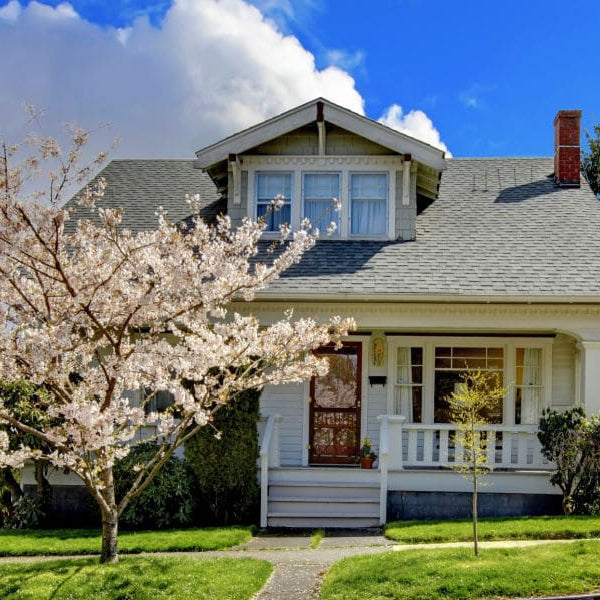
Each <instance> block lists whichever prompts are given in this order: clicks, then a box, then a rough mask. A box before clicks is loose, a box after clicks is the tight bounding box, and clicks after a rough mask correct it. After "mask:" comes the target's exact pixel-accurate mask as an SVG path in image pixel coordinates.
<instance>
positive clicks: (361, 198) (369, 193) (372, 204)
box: [350, 173, 387, 234]
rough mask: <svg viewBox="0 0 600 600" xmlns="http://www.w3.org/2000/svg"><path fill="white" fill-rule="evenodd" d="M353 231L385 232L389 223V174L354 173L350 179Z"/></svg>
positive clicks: (367, 232) (351, 229) (360, 232)
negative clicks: (387, 213)
mask: <svg viewBox="0 0 600 600" xmlns="http://www.w3.org/2000/svg"><path fill="white" fill-rule="evenodd" d="M350 198H351V200H352V206H351V208H350V210H351V212H352V224H351V227H350V231H351V233H357V234H380V233H385V229H386V223H387V215H386V212H387V175H384V174H381V173H362V174H353V175H352V177H351V180H350Z"/></svg>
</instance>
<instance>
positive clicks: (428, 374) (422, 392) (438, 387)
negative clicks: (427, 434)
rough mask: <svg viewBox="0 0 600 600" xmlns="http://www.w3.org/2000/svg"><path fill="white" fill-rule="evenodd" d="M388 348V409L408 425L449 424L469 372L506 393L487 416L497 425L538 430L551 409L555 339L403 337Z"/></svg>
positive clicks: (388, 339) (399, 337)
mask: <svg viewBox="0 0 600 600" xmlns="http://www.w3.org/2000/svg"><path fill="white" fill-rule="evenodd" d="M387 343H388V344H389V352H390V354H389V356H390V360H389V362H388V380H389V381H390V382H391V383H392V385H391V386H390V391H389V396H388V402H389V405H388V407H389V410H390V412H392V413H395V414H399V415H403V416H404V417H406V421H407V422H408V423H425V424H434V423H450V410H449V406H448V402H446V398H447V397H448V396H449V395H450V394H451V393H452V392H457V391H459V386H460V384H461V383H462V376H463V375H464V374H465V372H466V371H468V370H477V369H479V370H481V371H483V372H486V373H489V374H491V375H492V376H493V377H492V378H491V379H495V380H496V381H495V383H497V385H499V386H501V387H504V388H505V394H504V398H503V399H500V400H498V401H497V402H496V403H495V405H494V406H493V407H491V409H490V410H489V411H488V412H487V414H486V415H485V416H486V418H487V419H488V420H489V421H490V422H491V423H493V424H501V423H502V424H505V425H535V424H537V423H538V421H539V418H540V415H541V413H542V409H543V408H544V407H545V406H548V405H549V404H550V396H551V393H552V389H551V385H552V377H551V369H552V338H551V337H548V338H547V339H541V338H537V339H536V338H525V337H522V338H518V337H503V338H502V339H499V338H498V337H496V338H493V337H484V336H482V337H481V338H477V337H475V336H473V337H469V338H465V337H463V338H462V339H461V337H459V336H438V335H435V336H433V335H427V336H409V335H406V336H405V335H399V336H398V337H395V336H393V337H392V336H389V337H388V338H387ZM498 435H500V434H498ZM498 439H499V438H498Z"/></svg>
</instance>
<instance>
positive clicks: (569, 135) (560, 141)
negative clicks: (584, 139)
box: [554, 110, 581, 187]
mask: <svg viewBox="0 0 600 600" xmlns="http://www.w3.org/2000/svg"><path fill="white" fill-rule="evenodd" d="M580 123H581V111H580V110H559V111H558V112H557V113H556V117H554V182H555V183H556V185H557V186H559V187H579V178H580V171H581V148H580V138H581V133H580Z"/></svg>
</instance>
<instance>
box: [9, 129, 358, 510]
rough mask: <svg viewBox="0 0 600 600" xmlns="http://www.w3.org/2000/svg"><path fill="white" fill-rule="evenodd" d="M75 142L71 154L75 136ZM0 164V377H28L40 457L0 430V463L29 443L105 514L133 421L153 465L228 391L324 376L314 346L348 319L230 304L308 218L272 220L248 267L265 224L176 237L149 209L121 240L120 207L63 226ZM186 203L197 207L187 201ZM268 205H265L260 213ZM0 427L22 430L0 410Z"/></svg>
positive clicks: (305, 245)
mask: <svg viewBox="0 0 600 600" xmlns="http://www.w3.org/2000/svg"><path fill="white" fill-rule="evenodd" d="M74 135H75V136H76V139H75V140H74V142H75V147H76V148H79V147H80V146H81V144H83V143H84V142H85V137H86V136H85V135H84V134H83V133H82V132H80V131H76V132H75V133H74ZM56 153H60V149H59V148H58V147H57V146H56V145H54V144H52V143H51V142H50V141H49V140H47V139H43V140H40V141H39V148H38V152H37V154H36V157H37V158H36V160H35V161H30V163H26V164H29V165H30V168H31V166H32V165H35V168H37V165H38V163H39V161H43V159H44V157H49V158H53V157H56ZM2 156H3V157H2ZM63 158H65V157H63ZM76 158H77V156H76V154H75V155H71V154H69V155H68V158H66V159H65V161H66V162H65V165H66V167H65V169H66V170H64V169H63V171H58V172H59V175H58V177H59V179H60V178H63V179H65V180H66V179H68V178H69V176H70V174H71V172H70V171H69V169H71V170H75V167H74V165H75V161H76ZM9 162H10V154H9V153H8V152H7V153H5V154H4V155H0V190H3V193H2V194H1V195H0V379H2V380H9V381H10V380H17V379H27V380H29V381H31V382H34V383H36V384H38V385H43V386H44V388H45V389H47V390H49V395H50V399H49V400H48V402H49V404H48V406H47V412H48V414H49V415H50V416H51V417H52V419H51V420H50V422H49V424H47V425H45V427H44V428H43V429H40V430H37V431H36V432H34V435H36V436H38V437H39V439H40V440H41V441H43V446H44V447H45V448H46V450H43V451H33V450H31V449H29V448H25V447H22V448H18V449H16V450H15V449H11V447H10V446H9V444H8V441H7V440H8V437H7V434H6V432H5V431H4V430H3V429H2V428H6V425H2V428H0V465H11V466H17V465H21V464H23V462H24V461H25V460H27V459H28V458H31V457H32V456H34V455H35V452H38V455H39V456H40V457H41V458H43V460H45V461H47V462H50V463H51V464H53V465H55V466H57V467H59V468H68V469H70V470H71V471H72V472H73V473H75V474H76V475H78V476H79V477H80V478H81V479H82V480H83V481H84V483H85V484H86V485H87V487H88V489H90V491H92V493H93V494H94V497H95V498H96V500H97V501H98V503H99V505H100V507H101V509H102V511H103V513H104V512H106V511H110V510H114V508H111V505H110V503H109V501H108V498H110V494H109V492H110V484H107V481H110V480H111V478H110V477H108V478H107V474H109V473H110V472H111V470H112V467H113V465H114V463H115V462H116V461H118V460H120V459H122V458H123V457H124V456H126V455H127V454H128V453H129V452H130V450H131V448H132V447H133V446H134V445H135V444H136V443H138V442H139V441H140V439H141V438H142V437H143V438H144V439H146V438H147V437H148V436H147V435H144V436H140V435H139V432H140V431H141V430H143V431H145V432H146V433H148V432H150V433H148V435H150V439H154V440H156V441H157V442H158V444H159V450H158V452H157V454H156V457H155V459H154V462H152V463H151V465H152V468H153V466H154V465H157V464H158V465H160V463H161V461H164V460H166V458H168V457H169V456H170V455H171V454H172V452H174V450H175V449H176V448H177V447H178V446H179V445H181V443H182V439H183V436H184V435H185V434H186V432H188V431H189V430H190V429H194V428H196V429H199V428H200V427H204V426H206V425H207V424H208V423H210V421H211V418H212V414H213V412H214V411H215V410H216V409H217V408H218V407H219V406H222V405H223V404H224V403H226V402H228V401H230V400H231V399H232V398H235V397H236V395H237V394H239V393H240V392H242V391H244V390H247V389H261V388H262V387H263V386H264V385H266V384H284V383H289V382H300V381H303V380H306V379H307V378H309V377H311V376H313V375H315V374H323V373H325V372H326V371H327V361H326V359H324V358H323V357H320V356H317V355H315V354H314V353H313V350H315V349H316V348H318V347H320V346H322V345H324V344H328V343H330V342H331V341H334V342H337V341H339V339H340V337H341V336H342V335H345V334H346V332H347V331H348V329H349V328H352V327H353V325H354V324H353V322H352V321H351V320H346V319H341V318H334V319H332V320H330V321H329V322H328V323H324V324H317V323H315V322H314V320H312V319H298V320H296V321H294V320H293V315H292V313H291V311H289V312H287V313H286V314H284V315H282V318H281V320H280V321H278V322H275V323H273V324H271V325H267V326H264V325H263V324H262V323H261V322H260V321H259V320H258V319H257V318H255V317H254V316H252V315H241V314H237V313H235V312H232V311H231V310H230V309H231V306H232V303H233V302H234V301H235V302H240V301H242V300H248V301H249V300H252V299H253V298H254V297H255V294H256V293H257V292H258V291H260V290H262V289H264V288H266V287H267V286H268V285H269V284H270V283H272V282H273V281H274V280H275V279H276V278H278V277H279V275H280V274H281V273H282V272H283V271H284V270H285V269H287V268H288V267H290V266H291V265H293V264H294V263H297V262H298V261H299V260H300V259H301V258H302V256H303V254H304V253H305V252H306V251H307V250H308V249H310V248H311V247H312V246H313V245H314V243H315V239H316V235H315V232H314V231H311V230H310V223H309V222H308V221H305V222H303V223H302V225H301V228H300V230H299V231H296V232H293V233H291V232H290V230H289V228H288V227H284V228H282V230H281V233H282V237H284V238H286V239H287V240H288V241H287V242H286V243H285V244H284V246H283V248H282V249H281V251H280V252H278V253H277V255H276V256H275V255H274V256H273V257H271V259H270V260H269V261H268V262H259V263H258V264H257V261H256V258H255V257H256V256H257V253H258V249H257V243H258V241H259V240H260V239H261V236H262V233H263V231H264V229H265V224H264V223H263V222H260V221H259V222H255V221H252V220H250V219H244V220H243V221H242V223H241V224H240V225H239V226H238V227H237V228H234V227H232V225H231V220H230V218H229V217H227V216H224V217H220V218H219V219H218V220H217V222H216V224H215V225H213V226H211V225H208V224H207V223H205V222H204V221H203V220H202V219H201V218H195V219H193V223H192V226H190V227H189V228H188V229H187V230H186V231H185V232H182V231H181V229H179V228H178V227H176V226H175V225H174V224H172V223H170V222H169V220H168V215H167V214H166V211H164V210H163V209H161V208H159V209H158V211H157V226H156V229H155V230H153V231H146V232H141V233H132V232H131V231H127V230H123V229H120V228H119V224H120V223H121V219H122V211H121V210H120V209H115V208H110V209H109V208H102V207H100V208H98V209H96V212H97V214H98V215H99V217H100V222H97V221H92V220H91V219H88V220H79V221H77V222H76V223H75V224H74V225H75V226H74V227H73V228H72V229H67V228H65V226H64V224H65V222H66V221H67V220H69V219H71V220H74V219H76V218H77V213H76V211H74V210H70V211H69V210H65V209H61V208H58V207H57V204H56V202H54V201H52V202H48V201H43V200H39V201H35V200H34V201H32V200H30V199H25V200H24V199H23V197H22V193H21V190H20V187H19V182H20V181H23V180H24V179H25V178H26V176H27V173H26V172H25V171H24V170H23V169H25V168H26V167H23V165H22V164H20V165H18V166H17V167H16V168H12V167H11V165H10V164H9ZM74 172H75V173H78V172H79V171H77V170H75V171H74ZM51 179H52V177H51ZM52 185H53V189H54V187H55V186H56V185H57V183H56V179H53V183H52ZM104 189H105V182H104V181H103V180H99V183H98V184H97V185H96V186H95V187H93V188H86V189H85V190H84V191H83V193H82V195H81V196H80V199H79V203H80V205H82V206H85V207H87V208H89V209H94V207H96V206H98V204H99V201H101V198H102V194H103V192H104ZM51 195H52V194H51ZM56 198H58V196H57V195H56V194H55V195H54V196H52V199H53V200H56ZM47 199H48V198H47V197H46V200H47ZM143 200H144V199H143V192H142V191H140V201H141V202H143ZM188 202H189V203H190V206H191V207H192V206H196V207H197V206H198V198H196V197H194V196H188ZM282 203H283V198H278V199H275V200H274V208H277V206H278V205H281V204H282ZM132 389H143V390H166V391H169V392H171V393H172V394H173V397H174V399H175V400H174V406H173V407H172V409H171V410H168V411H166V412H156V411H149V410H148V409H147V407H146V408H145V407H144V406H140V405H139V403H138V402H137V401H135V400H133V399H132V394H131V393H130V390H132ZM0 423H10V425H11V427H13V429H21V431H23V430H24V429H25V426H24V424H22V423H20V422H19V421H18V418H17V417H16V416H15V415H14V414H12V412H11V409H10V408H9V407H8V406H6V405H2V404H1V403H0ZM152 432H155V433H154V434H152ZM29 433H31V432H29ZM40 452H41V454H39V453H40ZM148 476H151V468H149V467H148V466H141V467H140V468H139V471H138V479H136V481H135V483H134V486H133V488H132V490H130V492H129V493H128V494H126V495H125V497H124V499H122V500H121V506H122V505H123V502H128V501H129V500H130V499H131V498H132V497H133V496H134V495H135V494H136V492H137V490H138V489H139V488H140V486H141V485H142V484H143V482H144V481H145V478H147V477H148Z"/></svg>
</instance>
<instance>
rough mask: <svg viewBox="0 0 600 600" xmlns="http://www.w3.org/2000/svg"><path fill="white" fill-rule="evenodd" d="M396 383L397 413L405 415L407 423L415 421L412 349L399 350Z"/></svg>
mask: <svg viewBox="0 0 600 600" xmlns="http://www.w3.org/2000/svg"><path fill="white" fill-rule="evenodd" d="M396 364H397V374H396V378H397V381H396V383H397V384H398V387H397V388H396V413H397V414H399V415H404V416H405V417H406V421H407V423H412V421H413V407H412V369H411V358H410V348H398V360H397V363H396Z"/></svg>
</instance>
